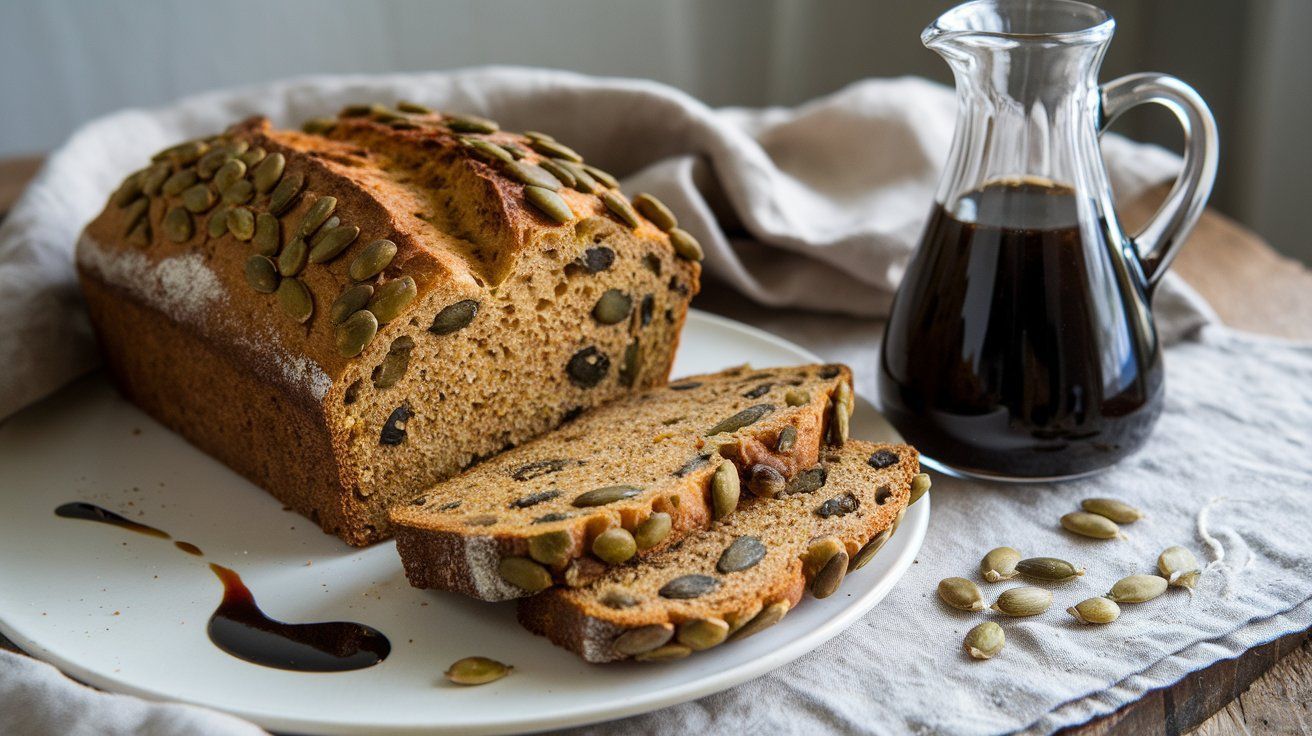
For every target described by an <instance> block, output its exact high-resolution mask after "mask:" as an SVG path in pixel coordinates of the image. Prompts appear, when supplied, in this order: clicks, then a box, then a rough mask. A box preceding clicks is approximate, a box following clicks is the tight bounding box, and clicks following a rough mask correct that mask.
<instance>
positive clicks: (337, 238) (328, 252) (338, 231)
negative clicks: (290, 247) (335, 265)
mask: <svg viewBox="0 0 1312 736" xmlns="http://www.w3.org/2000/svg"><path fill="white" fill-rule="evenodd" d="M359 236H360V228H358V227H356V226H355V225H338V226H337V227H335V228H333V229H331V230H328V231H326V232H324V234H323V235H320V236H319V237H318V238H316V239H315V241H314V247H313V248H311V249H310V263H327V262H328V261H331V260H332V259H334V258H336V257H337V256H338V255H340V254H341V252H342V251H344V250H346V248H347V246H349V245H350V244H351V243H354V242H355V239H356V238H357V237H359Z"/></svg>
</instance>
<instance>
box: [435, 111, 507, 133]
mask: <svg viewBox="0 0 1312 736" xmlns="http://www.w3.org/2000/svg"><path fill="white" fill-rule="evenodd" d="M442 124H443V125H445V126H446V127H447V128H448V129H450V130H452V131H454V132H456V133H495V132H497V131H498V130H501V126H499V125H497V124H496V122H495V121H492V120H488V119H487V118H480V117H478V116H477V115H447V116H446V117H445V118H443V119H442Z"/></svg>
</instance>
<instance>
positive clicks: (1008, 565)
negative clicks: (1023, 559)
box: [979, 547, 1020, 583]
mask: <svg viewBox="0 0 1312 736" xmlns="http://www.w3.org/2000/svg"><path fill="white" fill-rule="evenodd" d="M1019 562H1020V552H1017V551H1016V550H1015V549H1012V548H1011V547H997V548H995V549H992V550H989V553H988V554H986V555H984V559H983V560H980V563H979V574H980V575H982V576H983V577H984V579H985V580H987V581H989V582H990V583H996V582H998V581H999V580H1010V579H1012V578H1014V577H1016V576H1017V575H1019V574H1020V573H1018V572H1017V571H1016V565H1017V563H1019Z"/></svg>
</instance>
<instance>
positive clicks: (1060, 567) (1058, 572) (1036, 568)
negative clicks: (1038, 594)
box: [1016, 557, 1084, 583]
mask: <svg viewBox="0 0 1312 736" xmlns="http://www.w3.org/2000/svg"><path fill="white" fill-rule="evenodd" d="M1016 572H1018V573H1020V574H1021V575H1024V576H1025V577H1027V578H1033V579H1035V580H1047V581H1049V582H1054V583H1056V582H1063V581H1066V580H1072V579H1074V578H1077V577H1079V576H1081V575H1083V574H1084V568H1082V567H1076V566H1075V565H1072V564H1071V563H1069V562H1067V561H1066V560H1059V559H1057V558H1056V557H1031V558H1029V559H1025V560H1021V561H1020V562H1017V563H1016Z"/></svg>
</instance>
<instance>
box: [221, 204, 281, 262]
mask: <svg viewBox="0 0 1312 736" xmlns="http://www.w3.org/2000/svg"><path fill="white" fill-rule="evenodd" d="M224 224H226V225H227V227H228V231H229V232H231V233H232V236H233V237H234V238H236V239H238V240H240V241H242V242H246V241H248V240H250V239H251V238H253V237H254V236H255V215H254V214H252V213H251V211H250V210H248V209H246V208H245V207H232V208H230V209H228V214H227V215H226V216H225V217H224ZM292 275H295V274H288V273H284V274H283V276H292Z"/></svg>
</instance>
